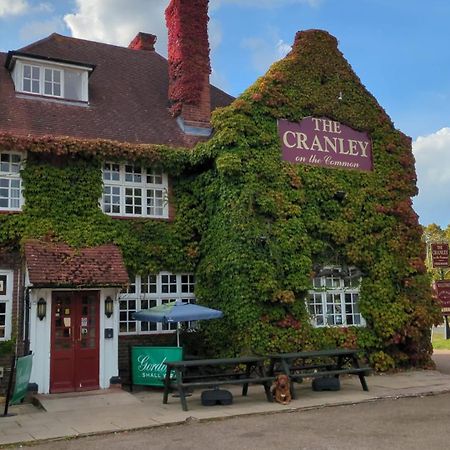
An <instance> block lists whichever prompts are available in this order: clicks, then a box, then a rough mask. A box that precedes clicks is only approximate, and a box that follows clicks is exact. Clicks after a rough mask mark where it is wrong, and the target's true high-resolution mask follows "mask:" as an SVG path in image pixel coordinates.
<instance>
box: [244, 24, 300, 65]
mask: <svg viewBox="0 0 450 450" xmlns="http://www.w3.org/2000/svg"><path fill="white" fill-rule="evenodd" d="M242 47H243V48H245V49H247V50H249V51H250V61H251V63H252V65H253V67H254V68H255V69H256V70H257V71H258V72H260V73H264V72H266V71H267V69H268V68H269V67H270V66H271V65H272V63H274V62H275V61H278V60H279V59H281V58H284V57H285V56H286V55H287V53H289V52H290V51H291V46H290V45H288V44H286V43H285V42H284V41H283V40H282V39H280V38H278V37H277V34H276V32H275V31H273V30H272V31H271V32H270V33H268V35H267V36H266V37H264V38H259V37H250V38H245V39H244V40H243V41H242Z"/></svg>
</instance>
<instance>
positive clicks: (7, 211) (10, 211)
mask: <svg viewBox="0 0 450 450" xmlns="http://www.w3.org/2000/svg"><path fill="white" fill-rule="evenodd" d="M21 212H22V210H21V209H0V214H20V213H21Z"/></svg>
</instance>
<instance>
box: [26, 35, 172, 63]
mask: <svg viewBox="0 0 450 450" xmlns="http://www.w3.org/2000/svg"><path fill="white" fill-rule="evenodd" d="M54 37H58V38H63V39H67V40H74V41H82V42H87V43H89V44H96V45H107V46H108V47H115V48H119V49H122V50H129V51H132V52H136V50H135V49H132V48H128V47H125V46H123V45H118V44H110V43H108V42H100V41H94V40H92V39H84V38H78V37H74V36H67V35H65V34H59V33H56V32H54V33H51V34H50V35H48V36H47V37H45V38H43V39H40V40H38V41H36V42H33V43H31V44H29V45H27V46H26V47H23V48H21V49H19V50H24V49H27V48H29V47H33V46H35V45H38V44H41V43H43V42H45V41H48V40H50V39H52V38H54ZM130 42H131V41H130ZM145 53H150V54H151V53H156V54H157V55H159V56H161V58H164V56H162V55H160V54H159V53H158V52H157V51H156V50H155V51H153V52H149V51H145ZM164 59H166V58H164Z"/></svg>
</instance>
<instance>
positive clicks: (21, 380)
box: [10, 355, 33, 405]
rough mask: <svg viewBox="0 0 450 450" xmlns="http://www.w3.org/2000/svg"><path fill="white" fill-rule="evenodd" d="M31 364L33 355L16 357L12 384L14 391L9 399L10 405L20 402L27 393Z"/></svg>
mask: <svg viewBox="0 0 450 450" xmlns="http://www.w3.org/2000/svg"><path fill="white" fill-rule="evenodd" d="M32 366H33V355H27V356H21V357H20V358H17V364H16V384H15V386H14V392H13V395H12V398H11V401H10V404H11V405H15V404H17V403H20V402H21V401H22V400H23V399H24V397H25V395H26V394H27V390H28V383H29V382H30V376H31V368H32Z"/></svg>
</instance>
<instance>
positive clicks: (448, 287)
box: [434, 280, 450, 339]
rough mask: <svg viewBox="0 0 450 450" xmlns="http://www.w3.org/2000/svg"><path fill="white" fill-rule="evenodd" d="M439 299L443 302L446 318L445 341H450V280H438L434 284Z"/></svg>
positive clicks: (443, 312)
mask: <svg viewBox="0 0 450 450" xmlns="http://www.w3.org/2000/svg"><path fill="white" fill-rule="evenodd" d="M434 287H435V290H436V294H437V298H438V299H439V301H440V302H441V309H442V314H443V315H444V318H445V339H450V327H449V323H448V315H449V314H450V280H437V281H435V282H434Z"/></svg>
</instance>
